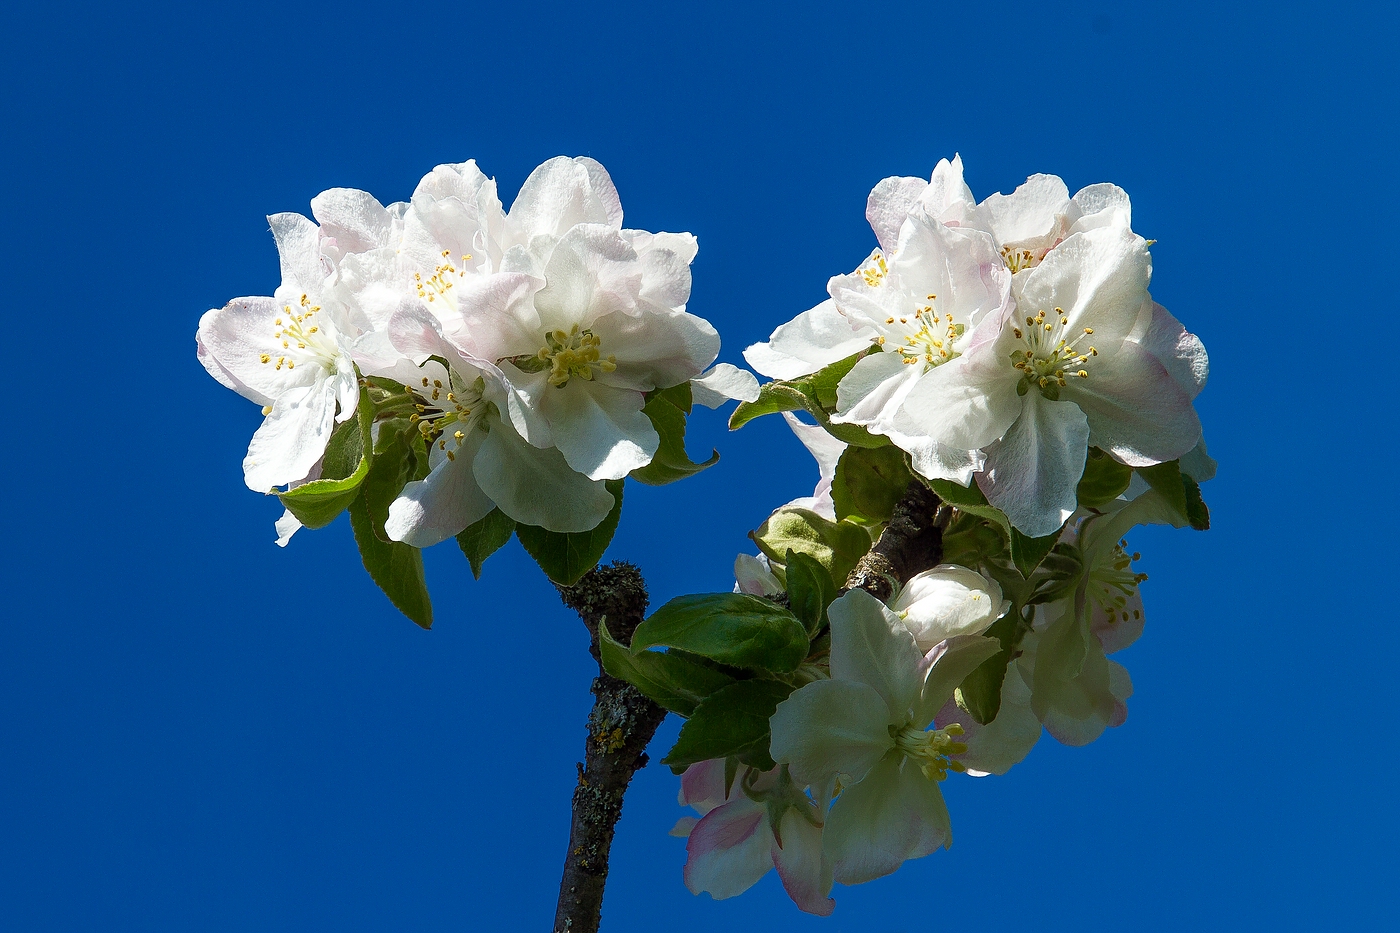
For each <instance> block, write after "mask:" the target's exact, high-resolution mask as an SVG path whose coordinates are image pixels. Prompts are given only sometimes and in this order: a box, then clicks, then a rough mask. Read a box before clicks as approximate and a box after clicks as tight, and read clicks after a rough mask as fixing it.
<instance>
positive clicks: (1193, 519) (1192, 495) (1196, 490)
mask: <svg viewBox="0 0 1400 933" xmlns="http://www.w3.org/2000/svg"><path fill="white" fill-rule="evenodd" d="M1181 485H1182V486H1183V487H1184V488H1185V489H1186V517H1187V519H1188V520H1189V521H1190V523H1191V527H1192V528H1194V529H1196V530H1197V531H1209V530H1210V509H1208V508H1206V500H1204V499H1202V498H1201V484H1200V483H1198V482H1196V481H1195V480H1194V479H1192V478H1191V477H1190V476H1188V475H1186V474H1185V473H1182V474H1181Z"/></svg>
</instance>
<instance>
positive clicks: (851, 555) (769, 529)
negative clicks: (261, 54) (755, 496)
mask: <svg viewBox="0 0 1400 933" xmlns="http://www.w3.org/2000/svg"><path fill="white" fill-rule="evenodd" d="M749 537H751V538H753V540H754V543H755V544H757V545H758V547H759V549H760V550H762V551H763V553H764V554H766V555H768V557H769V558H771V559H772V560H777V561H781V560H783V559H785V558H786V557H787V552H788V551H789V550H793V551H796V552H797V553H799V554H806V555H807V556H809V557H812V558H815V559H816V561H817V563H819V564H821V565H822V566H823V567H825V568H826V569H827V571H828V572H829V573H830V574H831V579H832V582H833V583H835V584H836V585H837V586H838V587H840V586H844V585H845V583H846V577H847V575H848V574H850V572H851V571H852V570H853V569H854V568H855V566H856V561H858V560H860V559H861V557H862V556H864V554H865V552H866V551H868V550H870V533H869V532H868V531H866V530H865V528H864V527H863V526H861V525H857V524H855V523H854V522H850V521H840V522H833V521H829V520H828V519H825V518H822V517H821V516H820V515H818V514H817V513H815V512H812V511H809V510H807V509H779V510H778V511H776V512H774V513H773V514H772V515H770V516H769V517H768V520H767V521H765V522H764V523H763V524H762V525H760V526H759V528H758V530H757V531H755V532H753V533H752V534H750V535H749Z"/></svg>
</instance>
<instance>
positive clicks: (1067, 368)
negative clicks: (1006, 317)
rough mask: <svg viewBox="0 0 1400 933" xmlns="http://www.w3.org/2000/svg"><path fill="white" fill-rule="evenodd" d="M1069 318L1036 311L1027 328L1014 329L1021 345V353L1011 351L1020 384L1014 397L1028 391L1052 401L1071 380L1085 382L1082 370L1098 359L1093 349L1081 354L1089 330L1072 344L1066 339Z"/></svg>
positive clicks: (1056, 310)
mask: <svg viewBox="0 0 1400 933" xmlns="http://www.w3.org/2000/svg"><path fill="white" fill-rule="evenodd" d="M1068 324H1069V318H1067V317H1065V313H1064V311H1062V310H1060V309H1059V308H1056V309H1055V313H1054V315H1052V316H1050V317H1048V318H1047V317H1046V315H1045V312H1044V311H1043V310H1042V311H1039V312H1037V313H1036V316H1035V317H1028V318H1026V326H1025V329H1024V330H1023V329H1022V328H1020V327H1013V328H1012V329H1011V332H1012V333H1013V334H1014V335H1015V337H1016V339H1017V340H1019V341H1021V343H1022V345H1023V347H1024V349H1016V350H1012V351H1011V365H1012V366H1013V367H1015V368H1016V369H1018V370H1020V371H1021V381H1020V382H1019V383H1018V384H1017V386H1016V394H1017V395H1025V394H1026V392H1027V391H1029V390H1030V389H1031V387H1033V386H1034V387H1036V388H1039V389H1040V392H1041V394H1042V395H1044V396H1045V397H1046V398H1048V399H1050V400H1051V401H1055V400H1056V399H1058V398H1059V397H1060V389H1062V388H1064V387H1065V386H1066V385H1068V380H1070V379H1088V378H1089V371H1088V370H1087V369H1085V368H1083V367H1084V366H1086V365H1087V364H1088V363H1089V361H1090V360H1091V359H1092V358H1093V357H1096V356H1098V355H1099V351H1098V350H1096V349H1094V348H1093V347H1089V348H1087V350H1085V351H1083V352H1081V351H1080V350H1079V349H1077V348H1078V346H1079V343H1080V341H1082V340H1084V339H1085V338H1086V337H1089V336H1090V335H1092V334H1093V333H1094V329H1093V328H1092V327H1086V328H1084V332H1083V333H1082V334H1079V335H1077V336H1076V337H1075V338H1074V339H1073V340H1069V339H1067V338H1066V336H1065V335H1066V327H1067V326H1068Z"/></svg>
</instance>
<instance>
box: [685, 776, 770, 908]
mask: <svg viewBox="0 0 1400 933" xmlns="http://www.w3.org/2000/svg"><path fill="white" fill-rule="evenodd" d="M772 845H773V832H772V830H770V829H769V828H768V818H767V810H766V809H765V808H764V807H763V805H762V804H757V803H754V802H753V801H752V800H749V799H748V798H747V797H743V796H740V797H738V798H736V799H735V800H733V801H731V802H729V803H727V804H725V805H724V806H722V807H716V808H715V809H713V810H711V811H710V812H709V813H707V814H705V816H704V817H702V818H701V820H700V822H698V823H696V824H695V828H694V829H692V830H691V831H690V838H689V839H688V840H687V841H686V845H685V851H686V855H687V858H686V861H685V886H686V887H687V888H689V889H690V893H692V894H699V893H700V892H702V891H704V892H706V893H708V894H709V895H710V896H711V897H713V898H714V899H715V900H723V899H724V898H727V897H733V896H734V895H736V894H743V893H744V892H745V891H747V890H748V889H749V888H751V887H753V886H754V883H755V882H757V881H758V879H760V878H762V877H763V876H764V875H766V874H767V873H768V869H770V868H772V867H773V856H772V851H771V850H772Z"/></svg>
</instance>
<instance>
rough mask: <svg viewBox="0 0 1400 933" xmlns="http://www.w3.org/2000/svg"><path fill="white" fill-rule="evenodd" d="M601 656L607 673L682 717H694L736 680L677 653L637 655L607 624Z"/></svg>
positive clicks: (600, 635) (602, 629)
mask: <svg viewBox="0 0 1400 933" xmlns="http://www.w3.org/2000/svg"><path fill="white" fill-rule="evenodd" d="M598 653H599V654H600V655H601V657H602V660H603V670H605V671H607V672H608V673H609V674H611V675H612V676H614V677H616V678H617V679H618V680H625V681H627V682H628V683H629V684H631V685H632V686H634V687H636V688H637V689H638V690H640V691H641V692H642V693H643V694H644V695H645V696H647V697H648V698H650V699H651V700H652V702H654V703H656V704H657V705H658V706H660V707H662V708H664V709H668V710H670V711H671V712H673V713H676V714H678V715H681V716H687V717H688V716H690V715H692V714H693V713H694V712H695V707H696V706H697V705H699V703H700V702H701V701H702V700H704V699H705V698H706V697H707V696H709V695H710V694H712V693H714V692H715V691H716V690H719V689H720V688H722V687H726V686H728V685H729V684H732V683H734V678H733V677H730V676H729V675H728V674H724V673H722V672H720V671H717V670H715V669H714V668H711V667H705V666H703V665H701V664H697V663H695V662H694V661H691V660H689V659H687V658H685V657H683V656H681V655H680V654H676V653H674V652H661V651H639V652H637V653H636V654H633V653H632V652H631V651H630V650H628V648H627V647H626V646H625V645H622V644H619V643H618V642H617V641H616V640H614V639H613V637H612V635H610V634H609V633H608V627H607V625H606V623H604V624H601V625H599V626H598Z"/></svg>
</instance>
